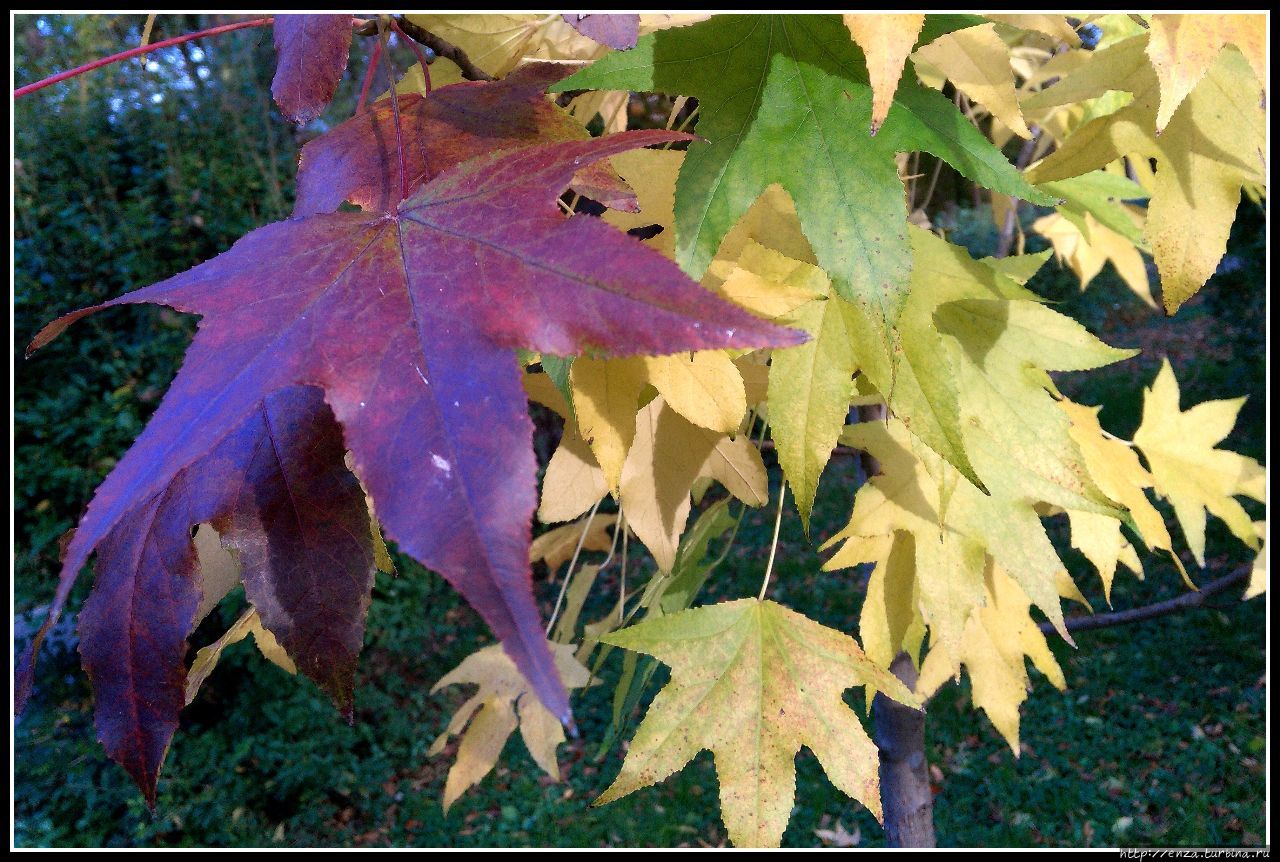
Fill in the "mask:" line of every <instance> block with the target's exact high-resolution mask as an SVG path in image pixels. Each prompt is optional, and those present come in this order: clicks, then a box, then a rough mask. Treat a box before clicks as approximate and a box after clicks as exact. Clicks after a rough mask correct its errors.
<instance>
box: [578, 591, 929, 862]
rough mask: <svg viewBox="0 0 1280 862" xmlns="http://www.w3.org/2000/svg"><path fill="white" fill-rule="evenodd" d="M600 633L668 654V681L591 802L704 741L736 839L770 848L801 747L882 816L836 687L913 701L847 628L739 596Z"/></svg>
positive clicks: (629, 787) (860, 741) (869, 755)
mask: <svg viewBox="0 0 1280 862" xmlns="http://www.w3.org/2000/svg"><path fill="white" fill-rule="evenodd" d="M605 640H606V641H607V642H608V643H611V644H613V645H615V646H620V647H624V648H626V649H629V650H633V651H636V652H643V653H646V654H648V655H651V656H653V657H654V658H656V659H658V660H659V661H661V662H663V663H664V664H667V665H668V666H670V668H671V681H670V682H669V683H668V684H667V685H666V687H665V688H664V689H663V690H662V691H661V692H660V693H659V694H658V696H657V697H656V698H655V699H654V701H653V704H652V705H651V706H650V707H649V711H648V713H647V714H646V715H645V718H644V721H642V722H641V724H640V727H639V728H638V729H637V730H636V735H635V739H634V740H633V741H632V743H631V747H630V749H629V750H628V751H627V757H626V760H625V761H624V762H623V764H622V770H621V772H620V773H619V775H618V777H617V779H615V780H614V782H613V784H612V785H610V786H609V788H608V789H607V790H606V791H605V792H604V793H603V794H602V795H601V796H600V798H599V799H597V800H596V803H597V804H601V803H605V802H610V801H612V800H615V799H618V798H620V797H622V796H626V795H627V794H628V793H631V792H633V791H635V790H639V789H640V788H643V787H648V786H650V785H652V784H656V783H657V782H659V781H662V780H663V779H665V778H666V777H668V776H669V775H671V774H672V773H674V772H676V771H677V770H679V769H681V768H682V767H683V766H684V765H685V764H686V763H688V762H689V761H690V760H691V759H692V758H693V757H694V756H695V755H696V754H697V753H698V752H699V751H702V750H703V749H710V751H711V752H712V754H713V756H714V757H715V762H716V775H717V777H718V779H719V782H720V810H721V817H722V819H723V820H724V823H725V826H726V828H727V829H728V832H729V838H730V839H731V840H732V841H733V843H734V844H735V845H738V846H740V847H753V846H763V847H777V846H778V845H779V843H780V842H781V840H782V834H783V832H784V830H785V829H786V826H787V821H788V820H789V819H790V817H791V809H792V807H793V805H794V804H795V757H796V755H797V754H799V753H800V748H801V746H805V747H807V748H809V749H810V750H811V751H813V753H814V754H815V755H817V758H818V761H819V763H821V764H822V767H823V769H825V770H826V773H827V776H828V777H829V778H830V779H831V782H832V783H833V784H835V785H836V787H838V788H840V790H842V791H843V792H845V793H846V794H848V795H850V796H852V797H853V798H855V799H857V800H858V801H859V802H861V803H862V804H863V805H865V806H866V807H867V808H868V809H870V810H871V812H872V813H873V814H875V816H876V817H877V819H878V818H879V817H880V810H881V809H880V791H879V775H878V772H879V758H878V756H877V753H876V748H875V745H874V744H873V743H872V742H871V740H870V739H869V738H868V737H867V734H866V731H864V730H863V728H862V725H861V723H860V722H859V721H858V718H857V716H856V715H855V714H854V713H853V711H852V710H850V709H849V707H848V706H846V705H845V703H844V701H843V699H842V698H843V694H844V692H845V690H846V689H848V688H850V687H852V686H856V685H868V686H871V687H874V688H875V689H877V690H878V691H882V692H885V693H886V694H888V695H889V696H891V697H893V698H894V699H896V700H899V701H900V702H902V703H905V704H908V705H911V706H915V705H917V703H918V702H917V701H916V700H915V698H913V697H912V696H911V694H910V692H908V691H907V690H906V689H905V688H904V687H903V685H902V684H901V683H900V682H898V680H897V679H896V678H895V677H893V676H892V675H891V674H889V673H888V672H887V671H885V670H882V669H881V668H879V667H877V666H876V665H875V664H873V663H872V662H871V661H869V660H868V659H867V658H866V656H865V655H863V653H862V650H861V649H859V647H858V644H857V643H856V642H855V641H854V640H853V639H852V638H850V637H848V636H847V635H844V634H841V633H840V632H837V631H835V630H833V629H829V628H826V627H825V626H821V625H818V624H817V623H815V622H813V621H812V620H810V619H808V618H806V617H804V616H801V615H800V614H798V613H796V612H794V611H791V610H788V609H787V608H784V607H782V606H781V605H778V604H775V603H774V602H770V601H764V602H761V601H757V600H755V599H743V600H740V601H736V602H728V603H724V604H719V605H712V606H709V607H703V608H697V609H695V610H691V611H684V612H682V613H678V614H673V615H671V616H666V617H661V618H658V619H655V620H650V621H646V622H644V623H642V624H640V625H637V626H632V627H631V628H628V629H624V630H623V631H620V632H615V633H614V634H612V635H609V636H608V637H606V638H605Z"/></svg>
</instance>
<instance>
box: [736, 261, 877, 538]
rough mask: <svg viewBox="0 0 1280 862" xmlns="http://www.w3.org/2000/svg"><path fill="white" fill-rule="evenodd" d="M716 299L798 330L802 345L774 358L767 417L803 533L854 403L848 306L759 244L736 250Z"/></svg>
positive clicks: (820, 276)
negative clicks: (805, 338) (735, 265)
mask: <svg viewBox="0 0 1280 862" xmlns="http://www.w3.org/2000/svg"><path fill="white" fill-rule="evenodd" d="M720 292H721V293H723V294H724V295H725V296H728V297H731V298H733V299H734V300H735V301H738V302H740V303H741V304H743V305H744V306H745V307H747V308H748V309H750V310H751V311H753V312H755V313H756V314H760V315H761V316H764V317H771V318H774V319H779V318H781V319H782V320H783V322H785V323H786V324H787V325H789V326H795V327H799V328H801V329H803V330H804V331H805V332H807V333H808V334H809V336H810V339H809V341H807V342H806V343H805V344H802V345H800V346H799V347H795V348H788V349H785V350H775V351H773V358H772V362H771V365H770V367H769V417H770V428H771V430H772V434H773V439H774V442H775V444H776V445H777V451H778V459H779V461H780V463H781V464H782V469H783V472H784V473H785V474H786V477H787V481H788V482H789V483H790V485H791V488H792V490H793V491H794V493H795V499H796V507H797V508H798V509H799V511H800V517H801V520H802V521H803V522H804V524H805V527H806V529H807V528H808V523H809V514H810V512H811V511H812V510H813V500H814V498H815V496H816V495H817V490H818V478H819V477H820V476H821V475H822V471H823V469H824V468H825V467H826V464H827V461H828V460H829V459H830V457H831V450H832V449H833V448H834V447H835V443H836V438H837V437H839V436H840V429H841V428H842V427H844V420H845V417H846V416H847V415H848V412H849V401H850V399H851V398H852V396H853V374H854V372H855V371H856V370H857V365H858V363H857V358H856V355H855V352H854V333H852V332H850V330H849V328H848V327H847V326H846V323H845V321H846V319H847V318H848V317H849V316H850V315H851V314H853V313H855V309H854V306H853V305H852V304H850V303H848V302H845V301H844V300H842V299H840V298H839V297H838V296H835V295H834V294H833V293H832V291H831V289H830V282H829V281H828V280H827V277H826V274H825V273H824V272H823V271H822V270H821V269H819V268H818V267H816V266H813V265H812V264H808V263H804V262H802V261H797V260H792V259H791V258H788V257H786V256H785V255H783V254H780V253H778V252H776V251H773V250H772V249H769V248H766V247H764V246H762V245H760V244H758V243H755V242H749V243H748V244H747V245H746V246H745V247H744V249H743V251H742V254H741V256H740V258H739V261H738V268H737V269H735V270H734V271H733V273H732V274H731V275H730V276H729V278H728V279H726V280H725V282H724V283H723V284H722V285H721V286H720Z"/></svg>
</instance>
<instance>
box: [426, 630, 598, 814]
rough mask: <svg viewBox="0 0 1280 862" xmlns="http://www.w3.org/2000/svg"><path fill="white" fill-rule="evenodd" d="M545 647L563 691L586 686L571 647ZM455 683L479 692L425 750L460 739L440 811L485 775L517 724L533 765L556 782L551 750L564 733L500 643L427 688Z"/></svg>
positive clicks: (441, 747)
mask: <svg viewBox="0 0 1280 862" xmlns="http://www.w3.org/2000/svg"><path fill="white" fill-rule="evenodd" d="M547 647H548V648H549V649H550V650H551V653H552V655H553V657H554V658H555V663H556V670H557V671H558V672H559V673H560V680H561V681H562V682H563V683H564V685H565V688H568V689H571V690H572V689H575V688H583V687H584V686H586V685H587V684H588V683H590V681H591V674H590V673H588V672H587V669H586V668H585V667H583V666H582V665H581V664H579V663H578V661H577V659H575V658H574V656H573V647H572V646H570V645H568V644H558V643H552V642H548V644H547ZM459 684H471V685H476V686H478V687H479V688H478V689H477V691H476V693H475V694H473V695H472V696H471V697H470V698H469V699H468V700H467V701H466V702H465V703H463V704H462V706H460V707H459V708H458V711H457V712H456V713H454V715H453V718H452V719H451V720H450V721H449V726H448V727H447V728H446V729H445V731H444V733H442V734H440V735H439V736H438V737H436V740H435V742H434V743H432V745H431V748H430V749H428V751H427V754H428V755H429V756H432V757H434V756H436V755H438V754H439V753H440V752H441V751H443V750H444V747H445V744H446V743H448V741H449V737H450V736H457V735H459V734H461V735H462V742H461V743H460V744H459V746H458V754H457V758H456V759H455V761H454V764H453V766H452V767H450V769H449V777H448V778H447V779H446V781H445V788H444V799H443V805H444V809H445V811H448V810H449V806H451V805H453V803H454V802H456V801H457V799H458V797H460V796H461V795H462V794H463V793H465V792H466V791H467V789H468V788H470V787H472V786H474V785H475V784H476V783H477V782H479V781H480V779H482V778H484V777H485V776H486V775H488V774H489V771H490V770H492V769H493V767H494V765H495V764H496V763H497V762H498V756H499V755H500V754H501V753H502V748H503V746H505V745H506V742H507V738H508V737H509V736H511V734H512V732H513V731H514V730H515V729H516V727H517V725H518V726H519V727H520V735H521V737H522V738H523V739H524V744H525V747H526V748H528V749H529V753H530V754H531V755H532V756H533V760H534V762H535V763H537V764H538V766H540V767H541V768H542V770H543V771H544V772H546V773H547V774H548V775H550V776H551V777H552V778H554V779H556V780H559V778H560V769H559V766H558V765H557V763H556V746H558V745H559V744H560V743H562V742H564V729H563V728H562V727H561V726H560V722H559V721H557V720H556V718H555V716H554V715H552V714H551V712H550V710H548V709H547V708H546V707H545V706H543V705H542V702H541V701H539V700H538V696H537V695H536V694H534V693H533V690H532V689H531V688H530V687H529V683H528V681H526V680H525V678H524V677H523V676H522V675H521V674H520V671H519V670H517V669H516V666H515V663H514V662H513V661H511V659H510V657H509V656H508V655H507V653H506V651H505V650H504V649H503V648H502V645H501V644H493V645H491V646H487V647H485V648H483V649H481V650H480V651H479V652H474V653H472V654H471V655H469V656H467V657H466V658H465V659H463V660H462V663H461V664H459V665H458V666H457V667H455V668H454V669H453V670H451V671H449V673H447V674H445V675H444V676H443V677H441V679H440V681H439V682H437V683H436V684H435V685H434V686H432V687H431V692H432V693H433V694H434V693H435V692H437V691H439V690H440V689H442V688H444V687H445V686H449V685H459Z"/></svg>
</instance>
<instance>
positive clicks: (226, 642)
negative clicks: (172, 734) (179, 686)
mask: <svg viewBox="0 0 1280 862" xmlns="http://www.w3.org/2000/svg"><path fill="white" fill-rule="evenodd" d="M249 635H253V640H254V643H256V644H257V646H258V651H259V652H260V653H262V655H263V657H264V658H266V659H267V660H268V661H270V662H271V663H272V664H274V665H276V666H277V667H279V668H280V669H281V670H283V671H285V672H286V673H289V674H297V672H298V668H297V666H296V665H294V663H293V659H291V658H289V655H288V653H286V652H285V651H284V647H282V646H280V643H279V642H278V641H277V640H276V638H275V635H273V634H271V632H269V631H268V630H267V629H266V628H265V627H264V626H263V625H262V620H261V618H259V616H258V610H257V608H254V607H252V606H250V607H249V608H247V609H246V610H245V612H244V613H242V614H241V615H240V617H239V618H238V619H237V620H236V621H235V622H234V623H232V624H231V628H229V629H227V630H226V632H225V633H223V635H222V637H220V638H218V639H217V640H216V641H214V642H213V643H211V644H209V645H208V646H206V647H201V648H200V649H199V650H197V651H196V657H195V659H194V660H193V661H192V662H191V668H190V670H188V671H187V680H186V703H188V704H190V703H191V701H193V700H195V697H196V694H197V693H198V692H199V691H200V686H202V685H204V681H205V680H206V679H208V678H209V674H211V673H213V669H214V668H215V667H217V665H218V659H220V658H222V653H223V651H224V650H225V649H226V648H227V647H229V646H231V645H232V644H237V643H239V642H240V641H242V640H244V639H245V638H246V637H248V636H249Z"/></svg>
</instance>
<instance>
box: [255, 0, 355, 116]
mask: <svg viewBox="0 0 1280 862" xmlns="http://www.w3.org/2000/svg"><path fill="white" fill-rule="evenodd" d="M273 29H274V31H275V44H276V53H277V54H278V55H279V58H278V60H277V62H276V75H275V77H274V78H272V79H271V95H272V96H274V97H275V100H276V104H277V105H279V106H280V111H281V113H283V114H284V115H285V117H287V118H288V119H290V120H292V121H293V122H295V123H309V122H311V121H312V120H314V119H315V118H316V117H318V116H320V113H321V112H322V111H323V110H324V109H325V107H326V106H327V105H328V104H329V100H330V99H332V98H333V94H334V93H335V92H337V89H338V82H339V81H341V80H342V73H343V72H344V71H346V68H347V58H348V56H349V55H350V53H351V16H350V15H277V16H276V21H275V26H274V28H273Z"/></svg>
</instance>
